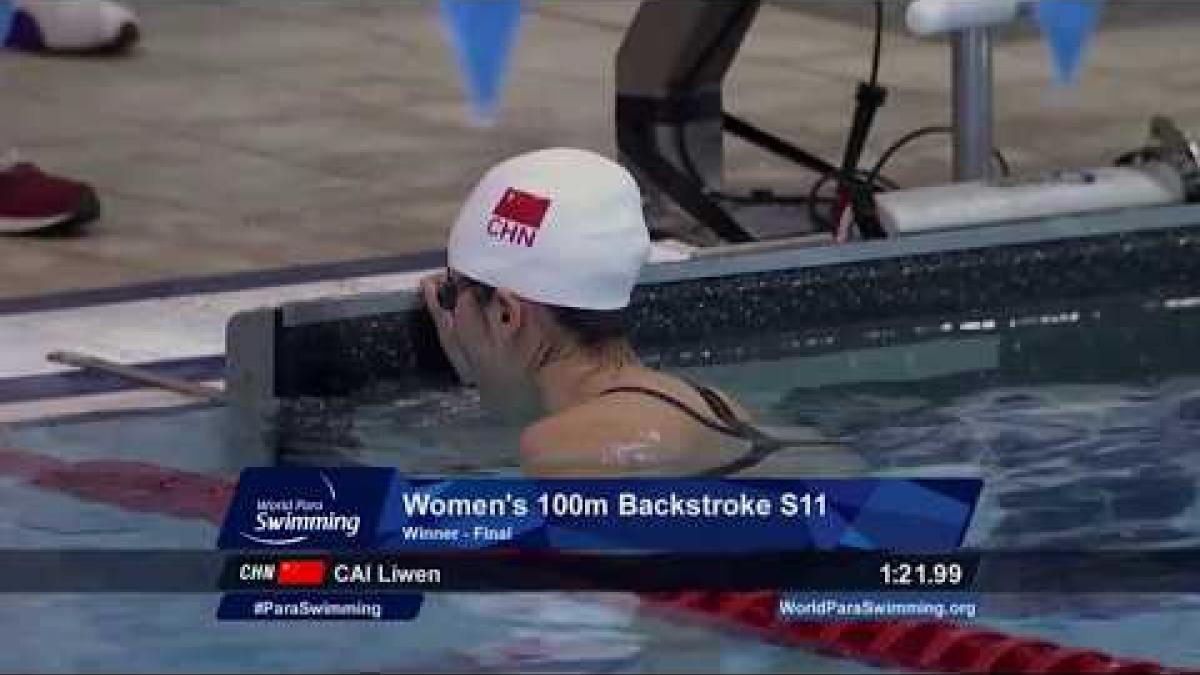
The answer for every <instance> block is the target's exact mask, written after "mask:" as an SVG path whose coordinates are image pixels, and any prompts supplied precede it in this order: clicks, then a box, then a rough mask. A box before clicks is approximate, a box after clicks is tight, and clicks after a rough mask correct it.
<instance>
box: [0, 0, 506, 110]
mask: <svg viewBox="0 0 1200 675" xmlns="http://www.w3.org/2000/svg"><path fill="white" fill-rule="evenodd" d="M0 1H3V0H0ZM441 8H442V20H443V21H444V22H445V24H446V28H447V30H448V32H449V34H450V42H451V44H452V46H453V48H454V51H455V56H456V57H457V58H458V65H459V69H460V70H461V72H462V76H463V80H464V81H465V82H466V87H467V93H468V94H469V96H470V98H471V108H472V111H473V112H474V113H475V116H476V117H477V118H478V120H479V121H480V122H483V123H491V122H492V121H494V120H495V118H496V113H497V111H498V110H499V107H500V92H501V90H502V88H503V84H504V76H505V71H506V70H507V66H508V60H509V54H510V53H511V52H512V46H513V42H514V38H515V37H516V33H517V25H518V23H519V21H520V18H521V1H520V0H442V2H441Z"/></svg>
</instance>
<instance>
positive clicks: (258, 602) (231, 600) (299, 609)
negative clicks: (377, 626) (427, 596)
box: [217, 593, 424, 621]
mask: <svg viewBox="0 0 1200 675" xmlns="http://www.w3.org/2000/svg"><path fill="white" fill-rule="evenodd" d="M423 602H424V600H423V598H422V596H421V595H420V594H417V593H376V594H373V595H364V594H362V593H226V594H225V595H223V596H222V597H221V604H220V606H218V607H217V619H218V620H221V621H412V620H413V619H415V618H417V614H419V613H420V611H421V604H422V603H423Z"/></svg>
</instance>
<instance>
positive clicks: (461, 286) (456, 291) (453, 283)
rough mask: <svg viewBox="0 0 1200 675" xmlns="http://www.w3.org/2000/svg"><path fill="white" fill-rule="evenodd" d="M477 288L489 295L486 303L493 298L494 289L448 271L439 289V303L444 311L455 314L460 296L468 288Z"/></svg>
mask: <svg viewBox="0 0 1200 675" xmlns="http://www.w3.org/2000/svg"><path fill="white" fill-rule="evenodd" d="M472 287H473V288H477V289H480V290H482V291H485V292H486V293H487V295H485V296H483V300H484V302H486V301H487V299H488V298H489V297H490V296H491V291H492V287H491V286H488V285H486V284H481V283H479V282H478V281H475V280H474V279H469V278H467V277H464V276H462V275H459V274H455V273H454V272H451V271H450V270H446V276H445V278H444V279H442V282H441V283H440V284H438V288H437V303H438V306H439V307H441V308H442V309H443V310H444V311H447V312H453V311H454V308H456V307H458V296H459V295H460V294H461V293H462V292H463V291H464V290H467V289H468V288H472Z"/></svg>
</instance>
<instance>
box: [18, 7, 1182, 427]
mask: <svg viewBox="0 0 1200 675" xmlns="http://www.w3.org/2000/svg"><path fill="white" fill-rule="evenodd" d="M131 4H132V5H134V6H135V8H136V9H137V11H138V12H139V13H140V15H141V16H142V19H143V21H144V33H145V35H146V39H145V42H144V44H143V45H142V47H141V48H140V49H139V50H138V51H137V52H136V53H135V54H133V55H132V56H129V57H125V58H100V59H94V58H52V57H37V56H29V55H22V54H13V53H4V54H0V82H2V85H0V97H2V100H3V104H2V107H0V110H2V112H0V121H2V123H3V129H4V132H3V134H2V136H3V143H4V145H5V146H14V147H16V148H18V149H19V150H20V152H21V154H22V156H24V157H27V158H29V159H32V160H34V161H37V162H38V163H40V164H41V165H43V166H44V167H45V168H47V169H49V170H53V171H57V172H61V173H64V174H67V175H71V176H74V177H77V178H81V179H84V180H87V181H89V182H91V183H93V184H94V185H95V186H96V187H97V188H98V190H99V191H100V194H101V198H102V200H103V205H104V215H103V217H102V219H101V220H100V221H99V222H98V223H96V224H95V225H94V226H93V227H92V228H91V229H90V230H89V231H88V233H87V234H86V235H85V236H79V237H67V238H36V237H33V238H30V237H4V238H0V255H3V257H4V260H5V263H4V264H3V265H0V344H2V345H4V350H0V352H2V353H0V425H2V424H3V423H4V422H6V421H9V422H11V421H16V420H21V419H30V418H31V417H37V416H45V415H55V414H68V413H70V412H72V411H78V410H81V409H83V410H86V409H97V408H99V409H108V408H110V407H114V406H115V407H124V406H129V407H145V406H147V405H157V404H163V405H177V404H179V403H181V402H184V401H185V399H181V398H180V397H177V396H175V395H172V394H166V393H159V392H152V391H145V390H125V389H124V385H122V384H121V383H119V382H117V381H114V380H113V379H112V378H97V377H92V376H81V375H78V374H71V373H69V369H66V368H64V367H62V366H58V365H55V364H50V363H48V362H46V361H45V360H44V355H45V353H46V352H49V351H52V350H59V349H65V350H73V351H80V352H85V353H88V354H94V355H97V356H102V357H107V358H111V359H115V360H119V361H123V362H130V363H159V366H158V367H161V368H163V369H164V371H165V372H177V373H181V374H187V375H188V376H189V377H193V378H198V379H201V380H209V381H211V380H215V379H219V377H220V368H219V366H220V354H221V353H222V351H223V338H224V323H225V321H226V320H227V319H228V317H229V316H230V315H231V314H232V313H233V312H235V311H238V310H240V309H245V308H248V307H253V306H261V305H269V304H276V303H278V302H281V301H284V300H293V299H302V298H310V297H318V296H327V295H340V294H350V293H357V292H361V291H370V290H392V289H396V288H406V287H411V285H412V283H413V282H414V280H415V277H416V275H417V273H418V272H419V271H420V270H423V269H428V268H430V267H435V266H437V253H436V249H437V248H438V247H439V246H440V245H441V244H442V242H443V240H444V237H445V234H446V230H447V226H448V223H449V222H450V221H451V219H452V218H453V216H454V213H455V211H456V209H457V207H458V204H459V201H460V200H461V198H462V196H463V195H464V194H465V192H466V191H467V190H468V189H469V187H470V185H471V184H472V183H473V181H474V180H475V179H476V178H477V177H478V175H479V174H480V172H481V171H482V170H484V168H486V167H487V166H488V165H490V164H492V163H494V162H496V161H497V160H499V159H502V158H504V157H506V156H509V155H512V154H514V153H518V152H521V151H525V150H528V149H531V148H536V147H542V146H547V145H577V146H582V147H588V148H593V149H596V150H599V151H602V152H606V153H611V152H612V150H613V144H614V140H613V132H612V104H613V77H612V69H613V68H612V65H613V58H614V54H615V50H616V48H617V45H618V44H619V41H620V39H621V36H622V33H623V30H624V28H625V26H626V25H627V24H628V22H629V20H630V17H631V16H632V14H633V11H634V9H635V8H636V3H634V2H628V1H626V0H613V1H610V2H604V3H600V2H584V1H583V0H577V1H575V2H556V3H549V2H531V3H530V4H529V6H528V11H527V17H526V20H525V22H524V24H523V25H522V28H521V30H522V41H521V43H520V45H519V47H518V49H517V51H516V53H515V56H514V59H515V61H514V69H513V72H512V74H511V80H510V86H509V87H508V90H507V93H506V98H505V107H504V110H503V115H502V117H501V119H500V120H499V122H498V124H497V125H496V126H494V127H492V128H478V127H474V126H472V125H471V124H470V123H469V121H468V119H467V115H466V112H465V108H464V107H463V105H462V93H461V90H460V85H459V84H458V79H457V76H456V75H455V72H454V71H455V69H454V66H453V63H452V61H451V57H450V56H449V54H448V52H447V50H446V48H445V45H444V39H443V35H442V33H441V30H440V27H439V24H438V17H437V11H436V6H435V4H434V3H432V2H420V3H418V2H387V1H384V0H372V1H363V0H306V1H305V2H303V3H283V2H278V1H277V0H254V1H237V0H188V1H186V2H185V1H184V0H140V1H135V2H131ZM1135 5H1136V6H1135ZM897 14H898V12H897V11H896V10H895V7H892V8H891V9H890V10H889V17H890V18H891V19H892V20H893V22H892V23H893V25H890V27H889V28H890V29H889V31H888V32H887V34H886V35H885V42H884V59H883V71H882V80H883V81H884V83H885V84H887V85H888V86H889V87H890V88H891V95H890V98H889V102H888V105H887V106H886V107H885V108H884V109H883V111H882V112H881V113H880V117H879V121H878V125H877V128H876V132H875V135H874V136H873V139H872V141H871V143H870V144H869V146H868V153H867V154H868V157H874V156H877V155H878V153H879V152H880V151H881V150H882V148H884V147H885V146H886V145H887V144H889V143H890V142H891V141H893V140H894V139H896V138H897V137H898V136H900V135H901V134H902V133H904V132H905V131H908V130H909V129H912V128H915V127H918V126H923V125H927V124H935V123H944V122H945V121H946V119H947V118H948V117H949V110H950V107H949V105H950V104H949V97H948V92H947V89H948V80H949V77H948V74H949V70H950V63H949V52H948V49H947V47H946V45H945V44H943V43H939V42H931V41H921V40H917V39H915V38H913V37H910V36H908V35H906V34H905V33H904V31H903V30H902V29H900V28H899V27H898V26H896V25H894V19H895V17H896V15H897ZM869 17H870V12H869V8H868V7H867V6H865V5H864V6H863V7H861V8H858V7H851V8H846V7H840V6H837V5H831V4H830V3H828V2H822V3H817V2H806V3H800V2H792V3H770V4H767V5H766V6H765V7H764V8H763V10H762V15H761V16H760V18H759V20H758V21H757V23H756V24H755V27H754V29H753V31H752V32H751V34H750V36H749V38H748V40H747V44H746V46H745V48H744V49H743V51H742V53H741V56H740V58H739V60H738V61H737V63H736V65H735V68H734V73H733V75H732V78H731V81H730V83H729V86H728V90H727V97H728V100H727V106H728V107H729V108H730V109H731V110H734V111H737V112H738V113H740V114H742V115H744V116H745V117H747V118H748V119H750V120H752V121H755V122H756V123H760V124H762V125H763V126H765V127H767V128H769V129H772V130H774V131H777V132H778V133H780V134H782V135H784V136H786V137H788V138H791V139H794V140H795V141H796V142H797V143H799V144H800V145H802V146H804V147H806V148H809V149H811V150H814V151H816V152H818V153H819V154H822V155H824V156H827V157H835V156H838V154H839V153H840V149H841V144H842V140H843V136H844V130H845V127H846V122H847V117H848V113H849V109H850V106H851V103H852V98H853V88H854V86H855V84H856V82H857V81H858V79H859V78H861V77H862V76H863V75H864V74H865V70H866V67H867V62H868V56H869V54H868V53H867V49H868V48H869V44H870V39H871V34H870V30H869V27H870V24H869ZM1108 17H1109V20H1108V23H1107V25H1106V26H1105V28H1104V30H1103V31H1102V32H1101V33H1100V35H1099V36H1098V39H1097V41H1096V43H1095V45H1094V48H1093V50H1092V54H1091V58H1090V60H1089V62H1088V64H1087V67H1086V69H1085V71H1084V74H1083V76H1082V78H1081V81H1080V83H1079V85H1078V87H1076V88H1073V89H1069V90H1056V89H1054V88H1053V87H1052V86H1051V84H1050V82H1051V77H1050V75H1049V66H1048V64H1047V61H1046V58H1045V54H1044V47H1043V45H1042V44H1041V43H1040V41H1038V40H1037V39H1036V36H1035V34H1034V33H1032V32H1031V31H1029V30H1019V31H1011V32H1009V33H1008V34H1006V35H1005V39H1004V40H1003V42H1002V44H1001V45H1000V46H999V47H998V49H997V52H996V86H997V97H998V101H997V111H996V123H997V136H998V138H997V141H998V144H999V146H1000V147H1001V148H1002V149H1003V150H1004V152H1005V153H1006V155H1007V156H1008V159H1009V161H1010V162H1011V163H1012V164H1013V165H1014V167H1016V168H1017V169H1018V170H1020V171H1033V170H1038V169H1044V168H1049V167H1055V166H1087V165H1097V164H1107V163H1109V162H1111V160H1112V159H1113V157H1114V156H1115V155H1117V154H1118V153H1120V152H1122V151H1125V150H1128V149H1131V148H1133V147H1135V146H1136V145H1138V144H1139V143H1140V142H1142V140H1143V139H1144V137H1145V135H1146V128H1147V124H1148V120H1149V118H1150V116H1151V115H1153V114H1156V113H1167V114H1171V115H1173V116H1175V117H1176V118H1177V119H1178V120H1179V121H1180V122H1181V124H1182V125H1183V126H1184V127H1185V128H1188V129H1193V130H1197V131H1200V88H1197V87H1195V85H1196V84H1197V83H1198V82H1200V76H1198V75H1196V73H1195V70H1194V68H1192V67H1191V66H1192V65H1193V64H1194V62H1195V56H1196V53H1195V51H1194V49H1193V48H1192V47H1190V46H1188V45H1190V44H1191V43H1192V42H1193V39H1192V36H1193V35H1194V33H1195V29H1196V27H1197V25H1198V24H1200V9H1197V8H1192V7H1188V4H1187V3H1174V2H1137V3H1131V2H1124V3H1119V2H1116V1H1115V0H1111V1H1110V11H1109V12H1108ZM548 92H549V94H550V95H547V94H548ZM947 159H948V151H947V146H946V143H945V141H944V140H938V139H930V140H928V141H923V142H921V143H918V144H915V145H914V146H912V147H910V148H908V149H907V150H905V151H903V152H901V153H900V154H899V155H898V156H897V157H896V159H895V162H894V163H893V164H892V165H891V168H890V170H889V173H890V174H891V175H892V176H893V177H894V178H895V179H897V180H899V181H900V182H901V183H902V184H904V185H923V184H932V183H937V182H940V181H942V180H944V179H945V177H946V174H947V170H946V166H947ZM728 165H729V167H731V168H730V171H729V176H728V179H729V182H730V184H733V185H738V186H758V185H774V186H781V187H784V188H785V189H788V190H789V191H791V190H793V189H795V185H796V184H797V183H798V182H799V185H801V186H804V185H806V184H807V183H808V181H810V180H811V176H808V175H803V174H797V173H796V172H795V170H794V168H792V167H790V166H787V165H784V164H781V163H779V162H777V161H775V160H772V159H771V158H768V157H765V156H763V155H762V154H761V153H759V152H757V151H755V150H752V149H749V148H747V147H745V146H743V145H740V144H737V143H731V144H730V147H729V148H728ZM789 185H790V186H792V187H788V186H789ZM664 255H665V256H668V257H669V256H670V253H669V252H666V253H664ZM355 261H358V262H355ZM363 261H366V262H363ZM263 270H270V271H267V272H264V271H263ZM225 275H231V276H225ZM181 277H182V278H186V279H196V280H197V281H179V279H180V278H181ZM117 286H123V287H125V288H123V289H121V290H115V291H111V290H99V291H97V290H94V289H102V288H111V287H117ZM89 289H91V290H89ZM206 374H207V375H206ZM64 397H67V398H70V399H71V400H70V401H69V402H68V401H66V400H65V399H64Z"/></svg>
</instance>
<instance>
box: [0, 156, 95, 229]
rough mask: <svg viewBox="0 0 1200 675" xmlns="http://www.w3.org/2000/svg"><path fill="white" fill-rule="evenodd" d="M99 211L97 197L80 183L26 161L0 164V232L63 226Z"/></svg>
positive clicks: (77, 223)
mask: <svg viewBox="0 0 1200 675" xmlns="http://www.w3.org/2000/svg"><path fill="white" fill-rule="evenodd" d="M99 215H100V200H99V199H97V198H96V192H95V191H94V190H93V189H92V188H91V187H90V186H88V185H86V184H84V183H80V182H78V181H74V180H70V179H69V178H60V177H58V176H53V175H50V174H47V173H43V172H42V171H41V170H40V169H38V168H37V167H36V166H34V165H32V164H29V163H27V162H21V163H19V164H14V165H12V166H10V167H8V168H0V234H18V233H29V232H47V231H53V230H65V229H69V228H74V227H78V226H80V225H83V224H85V223H87V222H90V221H92V220H95V219H96V217H97V216H99Z"/></svg>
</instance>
